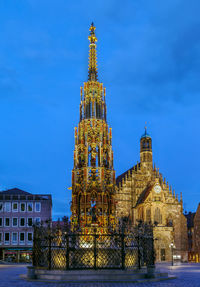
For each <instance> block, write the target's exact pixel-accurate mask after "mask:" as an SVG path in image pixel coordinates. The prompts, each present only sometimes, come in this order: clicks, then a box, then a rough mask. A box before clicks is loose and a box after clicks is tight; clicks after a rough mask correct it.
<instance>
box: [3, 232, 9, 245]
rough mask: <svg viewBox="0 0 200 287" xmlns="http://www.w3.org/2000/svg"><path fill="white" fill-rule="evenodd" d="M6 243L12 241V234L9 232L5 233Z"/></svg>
mask: <svg viewBox="0 0 200 287" xmlns="http://www.w3.org/2000/svg"><path fill="white" fill-rule="evenodd" d="M4 236H5V237H4V241H5V243H8V242H9V241H10V233H9V232H5V233H4Z"/></svg>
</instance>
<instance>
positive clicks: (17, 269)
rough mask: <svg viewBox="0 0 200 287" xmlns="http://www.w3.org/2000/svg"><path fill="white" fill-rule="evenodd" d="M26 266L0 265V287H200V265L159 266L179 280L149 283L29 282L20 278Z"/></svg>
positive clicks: (161, 269)
mask: <svg viewBox="0 0 200 287" xmlns="http://www.w3.org/2000/svg"><path fill="white" fill-rule="evenodd" d="M26 267H27V266H26V265H0V287H37V286H38V287H40V286H45V287H56V286H59V287H121V286H122V287H131V286H133V287H135V286H140V287H154V286H155V287H200V264H195V263H194V264H182V265H181V266H173V267H172V266H170V265H169V264H158V265H157V268H158V269H160V271H167V272H168V273H169V274H171V275H172V274H173V275H176V276H177V277H178V278H177V279H172V280H167V281H160V282H151V283H150V282H147V283H43V282H27V281H25V280H23V279H21V278H20V277H19V275H20V274H25V273H26Z"/></svg>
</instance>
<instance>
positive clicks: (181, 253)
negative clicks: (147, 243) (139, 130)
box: [116, 128, 188, 261]
mask: <svg viewBox="0 0 200 287" xmlns="http://www.w3.org/2000/svg"><path fill="white" fill-rule="evenodd" d="M116 183H117V187H116V202H117V206H116V213H117V217H118V218H121V217H128V218H129V219H130V220H131V221H132V224H137V222H139V221H143V222H147V223H152V224H153V225H154V227H153V229H154V244H155V251H156V260H157V261H165V260H166V261H170V260H172V254H173V258H174V259H181V260H182V261H187V244H188V241H187V222H186V219H185V216H184V215H183V202H182V196H181V197H180V199H178V196H177V195H175V192H172V188H171V187H170V186H169V184H168V182H166V180H165V178H164V179H163V176H162V174H161V173H160V172H159V169H158V168H156V167H155V165H154V166H153V154H152V139H151V136H150V135H148V134H147V130H146V128H145V133H144V135H143V136H142V137H141V139H140V162H139V163H137V164H136V165H135V166H133V167H132V168H131V169H129V170H127V171H126V172H124V173H123V174H121V175H120V176H118V177H117V178H116Z"/></svg>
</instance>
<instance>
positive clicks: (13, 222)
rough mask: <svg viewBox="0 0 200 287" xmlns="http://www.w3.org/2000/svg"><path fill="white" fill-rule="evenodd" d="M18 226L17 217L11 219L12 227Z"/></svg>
mask: <svg viewBox="0 0 200 287" xmlns="http://www.w3.org/2000/svg"><path fill="white" fill-rule="evenodd" d="M17 225H18V218H17V217H13V219H12V226H13V227H16V226H17Z"/></svg>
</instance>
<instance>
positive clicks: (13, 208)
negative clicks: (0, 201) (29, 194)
mask: <svg viewBox="0 0 200 287" xmlns="http://www.w3.org/2000/svg"><path fill="white" fill-rule="evenodd" d="M12 211H13V212H17V211H18V203H17V202H13V204H12Z"/></svg>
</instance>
